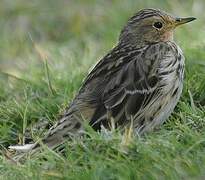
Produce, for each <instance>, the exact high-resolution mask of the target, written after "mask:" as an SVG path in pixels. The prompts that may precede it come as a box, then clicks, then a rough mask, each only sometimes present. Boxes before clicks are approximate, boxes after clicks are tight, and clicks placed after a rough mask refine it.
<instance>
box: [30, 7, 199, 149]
mask: <svg viewBox="0 0 205 180" xmlns="http://www.w3.org/2000/svg"><path fill="white" fill-rule="evenodd" d="M194 19H195V18H175V17H173V16H171V15H169V14H167V13H165V12H163V11H160V10H155V9H144V10H141V11H139V12H138V13H137V14H135V15H134V16H133V17H131V18H130V19H129V21H128V23H127V24H126V26H125V27H124V28H123V30H122V31H121V34H120V37H119V42H118V44H117V45H116V47H114V48H113V49H112V50H111V51H110V52H109V53H108V54H107V55H106V56H105V57H104V58H103V59H101V60H100V61H99V62H98V63H97V65H96V66H95V67H94V68H93V69H92V71H91V72H90V73H89V74H88V76H87V77H86V78H85V80H84V82H83V84H82V86H81V88H80V90H79V92H78V94H77V95H76V97H75V98H74V100H73V101H72V103H71V104H70V106H69V107H68V108H67V109H66V111H65V113H64V115H63V117H62V118H61V119H60V120H59V121H58V122H57V124H56V125H55V126H53V127H52V128H51V129H50V130H49V132H48V133H47V135H46V137H44V138H43V143H45V144H46V145H48V146H49V147H52V148H53V147H55V146H57V145H59V144H61V143H63V142H64V141H65V140H66V139H68V138H69V137H70V136H75V135H78V134H81V133H82V132H83V129H84V128H83V122H84V121H85V122H88V123H89V125H90V126H92V127H93V128H94V129H95V130H100V129H101V127H102V126H104V127H105V128H109V126H110V125H109V124H110V119H111V118H112V119H114V123H115V126H116V127H119V128H121V129H123V128H124V127H125V126H126V125H128V124H130V122H131V121H133V127H134V129H135V131H136V132H137V133H138V134H142V133H145V132H148V131H151V130H153V129H154V128H155V127H157V126H158V125H160V124H161V123H163V122H164V121H165V120H166V119H167V118H168V116H169V115H170V114H171V112H172V111H173V109H174V107H175V105H176V104H177V102H178V100H179V97H180V94H181V92H182V83H183V74H184V57H183V55H182V51H181V50H180V48H179V47H178V46H177V45H176V44H175V43H174V41H173V31H174V29H175V27H177V26H178V25H181V24H184V23H187V22H189V21H192V20H194ZM36 144H37V143H36ZM34 147H36V145H34V146H32V147H31V149H32V148H34Z"/></svg>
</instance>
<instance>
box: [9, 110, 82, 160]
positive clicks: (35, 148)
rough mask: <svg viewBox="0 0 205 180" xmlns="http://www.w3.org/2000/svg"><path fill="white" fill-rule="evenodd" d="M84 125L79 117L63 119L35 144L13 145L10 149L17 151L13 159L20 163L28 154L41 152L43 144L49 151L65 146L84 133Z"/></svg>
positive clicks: (70, 116)
mask: <svg viewBox="0 0 205 180" xmlns="http://www.w3.org/2000/svg"><path fill="white" fill-rule="evenodd" d="M83 129H84V128H83V123H82V120H80V118H79V116H76V115H74V114H71V115H69V116H64V117H62V118H61V119H60V120H59V121H58V122H57V123H56V124H55V125H54V126H52V127H51V128H50V129H49V130H48V132H47V133H46V135H45V136H44V137H43V138H42V139H39V140H38V141H37V142H35V143H31V144H25V145H11V146H9V149H10V150H12V151H16V152H17V155H14V157H12V158H13V159H14V160H15V161H19V160H20V159H22V157H25V156H26V154H36V152H39V151H40V149H41V148H40V147H41V144H43V145H45V146H46V147H48V148H49V149H55V148H56V147H58V146H60V145H61V144H63V143H64V142H65V141H66V140H68V139H71V138H73V137H76V136H80V135H82V134H83V133H84V131H83Z"/></svg>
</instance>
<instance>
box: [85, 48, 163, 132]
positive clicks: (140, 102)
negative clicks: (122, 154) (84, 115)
mask: <svg viewBox="0 0 205 180" xmlns="http://www.w3.org/2000/svg"><path fill="white" fill-rule="evenodd" d="M158 52H159V45H157V44H154V45H150V46H146V47H144V48H141V49H136V48H134V47H130V46H123V47H118V46H117V47H116V48H114V49H113V51H112V52H111V53H109V54H108V55H107V56H106V57H105V58H104V59H103V60H101V61H100V62H99V63H98V64H97V65H96V66H95V68H94V69H93V70H92V71H91V72H90V74H89V75H88V77H87V78H86V80H85V82H84V84H83V87H82V89H83V88H84V89H86V87H89V88H88V89H89V91H90V92H89V93H91V96H92V97H95V98H99V99H100V101H99V103H98V107H97V108H96V111H95V113H94V115H93V117H92V119H91V121H90V124H91V125H92V126H93V127H94V128H96V129H98V128H99V126H100V124H101V123H102V122H106V120H105V119H106V118H107V112H108V111H110V112H111V116H112V117H114V119H115V120H116V121H118V122H119V121H122V123H124V122H123V120H126V119H127V115H132V114H136V113H137V111H138V110H139V109H141V108H142V107H143V106H145V105H146V103H147V102H148V100H149V99H150V98H151V96H153V92H154V91H155V89H156V88H157V83H158V74H157V70H158V66H159V60H160V58H161V56H162V54H161V53H158ZM92 82H95V87H94V86H93V84H92ZM96 82H97V83H96ZM90 86H92V87H93V88H91V87H90ZM92 89H95V90H97V92H94V91H93V92H92ZM89 93H88V94H89ZM96 93H98V94H96Z"/></svg>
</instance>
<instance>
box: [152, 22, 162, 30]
mask: <svg viewBox="0 0 205 180" xmlns="http://www.w3.org/2000/svg"><path fill="white" fill-rule="evenodd" d="M153 27H154V28H156V29H161V28H162V27H163V24H162V23H161V22H155V23H154V24H153Z"/></svg>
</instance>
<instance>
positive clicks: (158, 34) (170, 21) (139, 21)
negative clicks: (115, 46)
mask: <svg viewBox="0 0 205 180" xmlns="http://www.w3.org/2000/svg"><path fill="white" fill-rule="evenodd" d="M195 19H196V18H194V17H188V18H176V17H173V16H171V15H169V14H167V13H165V12H163V11H160V10H156V9H143V10H141V11H139V12H138V13H137V14H135V15H134V16H133V17H131V18H130V19H129V21H128V23H127V25H126V26H125V27H124V28H123V30H122V32H121V35H120V42H129V43H135V44H136V45H138V46H143V45H146V44H147V43H148V44H149V43H156V42H161V41H165V42H166V41H172V40H173V31H174V29H175V28H176V27H178V26H179V25H182V24H185V23H188V22H190V21H193V20H195Z"/></svg>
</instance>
